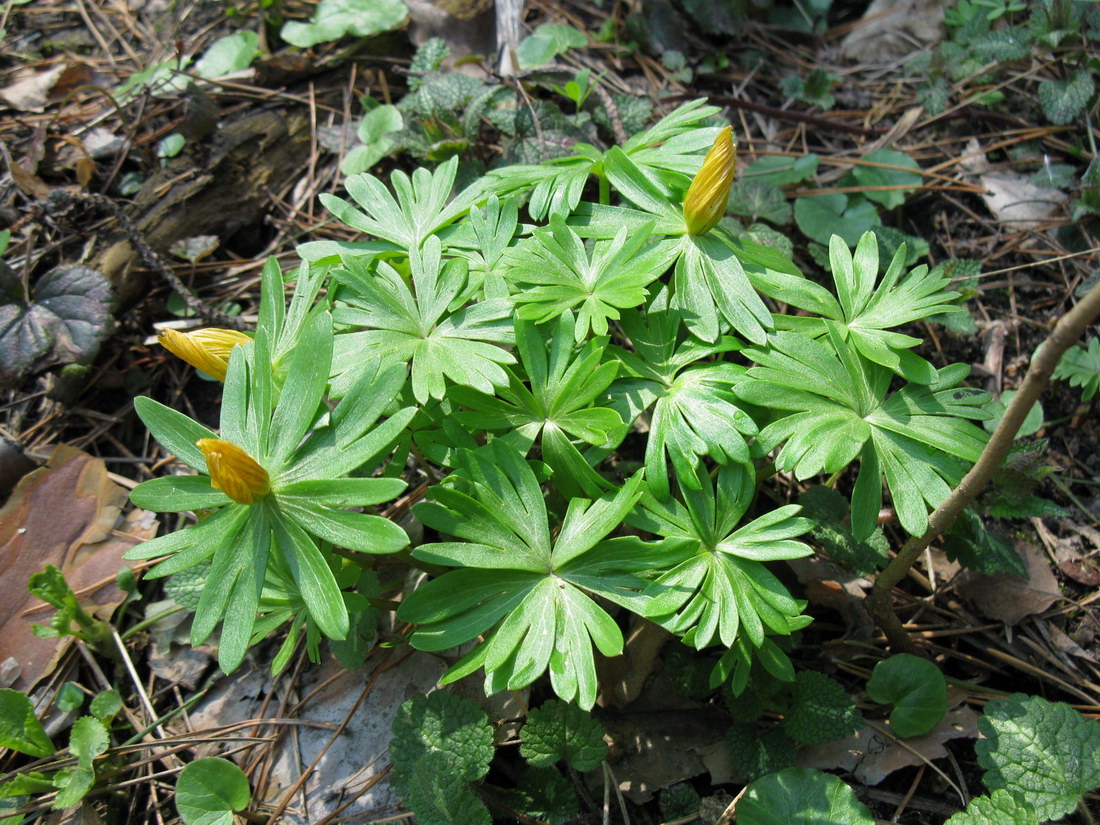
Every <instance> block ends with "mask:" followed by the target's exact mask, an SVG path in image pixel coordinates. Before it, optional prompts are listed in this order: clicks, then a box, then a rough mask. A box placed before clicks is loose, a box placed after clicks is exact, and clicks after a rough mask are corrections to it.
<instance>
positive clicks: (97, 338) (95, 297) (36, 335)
mask: <svg viewBox="0 0 1100 825" xmlns="http://www.w3.org/2000/svg"><path fill="white" fill-rule="evenodd" d="M111 300H112V298H111V287H110V284H108V283H107V279H106V278H104V277H103V275H102V274H101V273H99V272H97V271H96V270H94V269H89V268H88V267H86V266H75V265H68V264H66V265H63V266H58V267H55V268H54V269H51V270H50V271H49V272H47V273H46V274H45V275H43V276H42V277H41V278H39V280H38V282H37V283H36V284H35V285H34V289H33V292H32V295H31V298H30V300H29V301H28V300H26V298H25V295H24V293H23V287H22V284H21V283H20V280H19V276H18V275H17V274H16V273H15V272H14V271H13V270H12V269H11V268H10V267H8V266H7V265H5V264H0V302H2V303H0V386H3V385H5V384H11V383H13V382H15V381H18V380H19V379H21V378H22V377H23V376H25V375H27V374H29V373H31V372H35V371H38V370H42V369H46V368H47V367H51V366H53V365H54V364H69V363H86V362H87V361H88V360H90V359H91V358H92V357H93V356H94V355H95V353H96V350H97V349H98V348H99V344H100V342H101V341H102V340H103V339H104V338H105V337H106V336H107V332H108V329H109V325H110V322H111Z"/></svg>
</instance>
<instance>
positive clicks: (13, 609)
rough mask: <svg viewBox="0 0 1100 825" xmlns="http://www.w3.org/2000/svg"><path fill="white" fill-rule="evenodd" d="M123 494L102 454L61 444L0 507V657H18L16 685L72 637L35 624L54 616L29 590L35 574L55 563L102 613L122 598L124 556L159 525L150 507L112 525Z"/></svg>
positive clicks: (31, 680)
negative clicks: (0, 598) (3, 589)
mask: <svg viewBox="0 0 1100 825" xmlns="http://www.w3.org/2000/svg"><path fill="white" fill-rule="evenodd" d="M125 502H126V490H125V489H123V488H122V487H120V486H119V485H117V484H115V483H114V482H113V481H111V480H110V478H108V476H107V467H106V465H105V464H104V463H103V461H102V460H101V459H98V458H95V457H93V456H90V455H88V454H87V453H85V452H82V451H80V450H77V449H76V448H74V447H68V446H65V445H60V446H58V447H55V448H54V451H53V453H52V455H51V456H50V459H49V461H48V462H47V463H46V466H45V467H40V468H39V469H37V470H34V471H33V472H31V473H29V474H27V475H25V476H24V477H23V478H22V479H21V480H20V482H19V484H18V485H17V486H16V488H15V491H14V492H13V493H12V495H11V498H10V499H9V500H8V502H7V503H6V504H5V505H4V507H3V509H0V575H2V576H3V579H4V581H5V582H6V583H7V584H8V587H9V590H8V591H7V592H8V594H9V595H8V597H7V598H6V599H5V600H4V602H3V604H0V662H7V661H8V660H9V659H12V660H14V661H16V662H18V664H19V675H18V677H17V678H15V680H14V681H13V683H12V686H13V687H15V688H17V689H19V690H23V691H27V690H29V689H30V688H32V687H33V686H34V685H35V683H36V682H38V680H39V679H41V678H42V677H43V676H45V675H46V674H48V673H49V672H50V669H51V668H52V666H53V663H54V661H55V657H56V656H59V655H60V653H61V652H62V650H63V648H64V646H65V645H66V644H67V640H57V639H40V638H39V637H38V636H35V635H34V633H33V632H32V631H31V625H32V624H41V623H43V622H45V621H47V620H48V617H49V616H50V608H48V607H47V606H46V605H43V604H42V602H40V601H38V600H37V599H35V598H33V597H32V596H31V595H30V593H28V592H27V579H29V578H30V576H31V574H33V573H38V572H39V571H41V570H42V569H43V568H44V567H45V566H46V565H47V564H53V565H55V566H56V567H58V568H59V569H60V570H61V572H62V573H63V574H64V575H65V579H66V580H67V581H68V583H69V586H70V587H72V589H73V590H74V591H75V592H76V593H77V597H78V598H79V600H80V602H81V604H82V605H84V607H85V608H86V609H89V610H90V611H91V612H92V613H94V614H95V615H97V616H98V617H99V618H104V619H105V618H109V617H110V615H111V614H112V613H113V612H114V610H115V608H116V607H118V605H119V604H121V602H122V600H123V599H124V598H125V595H126V594H125V593H123V592H122V591H121V590H119V589H118V588H117V587H115V575H116V574H117V573H118V570H119V568H120V567H122V566H123V561H122V556H123V554H124V553H125V552H126V551H127V550H129V549H130V548H131V547H133V546H134V545H136V544H140V543H141V542H143V541H146V540H147V539H150V538H152V537H153V536H154V535H155V534H156V529H157V522H156V518H155V516H154V514H153V513H149V512H147V511H145V510H133V511H131V512H130V513H129V515H127V517H126V519H125V520H124V521H123V522H122V524H121V525H119V526H118V529H115V528H116V525H118V521H119V515H120V513H121V510H122V506H123V505H124V504H125Z"/></svg>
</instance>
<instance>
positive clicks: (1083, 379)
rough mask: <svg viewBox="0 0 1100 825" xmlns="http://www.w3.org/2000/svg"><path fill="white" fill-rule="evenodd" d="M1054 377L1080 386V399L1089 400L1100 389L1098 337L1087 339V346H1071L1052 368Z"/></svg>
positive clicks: (1099, 346)
mask: <svg viewBox="0 0 1100 825" xmlns="http://www.w3.org/2000/svg"><path fill="white" fill-rule="evenodd" d="M1054 377H1055V378H1057V379H1059V380H1061V381H1068V382H1069V385H1070V386H1071V387H1080V388H1081V400H1082V401H1091V400H1092V398H1093V396H1094V395H1096V391H1097V390H1100V338H1093V339H1092V340H1090V341H1089V345H1088V348H1087V349H1086V348H1085V347H1081V346H1072V347H1070V348H1069V349H1068V350H1066V353H1065V354H1064V355H1063V356H1062V360H1061V361H1059V362H1058V366H1056V367H1055V368H1054Z"/></svg>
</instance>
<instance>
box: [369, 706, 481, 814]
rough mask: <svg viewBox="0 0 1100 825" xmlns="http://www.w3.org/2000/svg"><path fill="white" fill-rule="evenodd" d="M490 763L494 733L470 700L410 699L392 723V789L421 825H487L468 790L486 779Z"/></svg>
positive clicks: (475, 798) (474, 797) (474, 798)
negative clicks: (466, 824) (402, 798)
mask: <svg viewBox="0 0 1100 825" xmlns="http://www.w3.org/2000/svg"><path fill="white" fill-rule="evenodd" d="M492 758H493V729H492V728H491V727H490V726H489V722H488V720H487V719H486V717H485V712H484V711H482V710H481V709H480V708H479V707H478V706H477V705H475V704H474V703H473V702H471V701H470V700H469V699H464V698H462V697H461V696H456V695H454V694H452V693H447V692H446V691H435V692H434V693H430V694H428V695H427V696H414V697H413V698H412V699H409V700H408V701H407V702H405V703H404V704H402V705H401V709H400V710H399V711H398V713H397V716H396V717H395V718H394V720H393V740H392V741H391V742H390V759H391V760H392V762H393V768H394V785H395V787H396V789H397V791H398V792H399V793H400V794H401V795H402V796H403V797H404V799H405V803H406V804H407V805H408V806H409V807H410V808H412V810H413V811H415V812H416V816H417V819H418V820H419V821H420V822H423V823H424V825H459V823H468V825H489V821H490V818H489V812H488V811H487V810H486V808H485V805H484V804H482V802H481V800H480V799H478V798H477V796H475V795H474V793H473V792H472V791H471V790H470V789H469V785H470V784H471V783H473V782H478V781H479V780H481V779H484V778H485V775H486V774H487V773H488V772H489V762H490V760H492Z"/></svg>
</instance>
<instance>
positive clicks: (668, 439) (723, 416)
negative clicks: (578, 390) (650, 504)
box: [609, 289, 758, 498]
mask: <svg viewBox="0 0 1100 825" xmlns="http://www.w3.org/2000/svg"><path fill="white" fill-rule="evenodd" d="M682 317H683V316H682V314H681V313H680V311H679V310H678V309H675V308H670V307H669V306H668V291H667V290H664V289H662V290H661V291H660V292H659V293H658V294H657V295H656V296H654V299H653V300H652V301H651V302H650V304H649V306H648V308H647V310H646V312H645V314H644V315H643V314H642V313H640V312H631V313H627V314H626V315H624V317H623V322H622V323H623V329H624V330H625V331H626V333H627V336H628V337H629V339H630V342H631V344H632V345H633V349H634V351H633V352H629V351H627V350H624V349H619V348H615V350H614V351H615V354H616V355H617V356H618V358H619V360H620V361H622V363H623V365H624V368H625V370H626V371H629V372H630V373H631V374H632V375H633V376H634V377H632V378H623V379H620V380H619V381H617V382H616V383H615V384H613V385H612V386H611V388H610V390H609V392H610V395H611V398H612V405H613V406H614V407H615V408H616V409H619V410H620V412H621V413H622V414H623V417H624V418H626V419H627V420H628V421H633V420H634V419H635V418H637V417H638V415H640V414H641V413H642V412H643V411H644V410H646V409H648V408H649V407H650V405H654V406H653V412H652V414H651V418H650V432H649V439H648V441H647V442H646V453H645V468H646V483H647V484H648V485H649V489H650V491H651V492H652V493H653V494H654V495H655V496H657V497H658V498H664V497H667V496H668V490H669V481H668V479H669V476H668V466H667V464H668V461H671V462H672V466H673V467H674V468H675V470H676V472H677V475H678V476H679V478H680V483H681V484H682V485H686V486H689V487H690V486H692V485H694V484H695V482H696V476H695V470H694V468H695V467H696V465H697V462H698V460H699V457H700V456H704V455H706V456H709V457H710V458H711V459H713V460H714V461H715V462H717V463H719V464H728V463H731V462H746V461H748V460H749V447H748V443H747V440H746V439H747V438H750V437H752V436H755V435H756V434H757V432H758V428H757V426H756V423H755V422H754V421H753V419H752V418H751V417H749V416H748V415H747V414H746V413H745V412H743V411H742V410H741V409H740V407H738V406H737V399H736V397H735V396H734V395H733V393H732V392H731V388H732V386H733V385H734V384H735V383H737V381H739V380H740V378H741V376H742V375H743V374H744V368H743V367H741V366H739V365H735V364H730V363H726V362H718V363H710V364H699V365H697V362H699V361H700V360H702V359H703V358H706V357H707V356H710V355H715V354H718V353H722V352H730V351H733V350H737V349H740V348H741V345H740V344H739V343H738V342H737V341H735V340H734V339H733V338H729V337H723V338H720V339H719V340H718V341H717V342H716V343H715V344H713V345H704V344H702V343H701V342H699V341H698V340H697V339H694V338H686V337H685V336H684V334H683V330H682V328H681V319H682Z"/></svg>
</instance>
